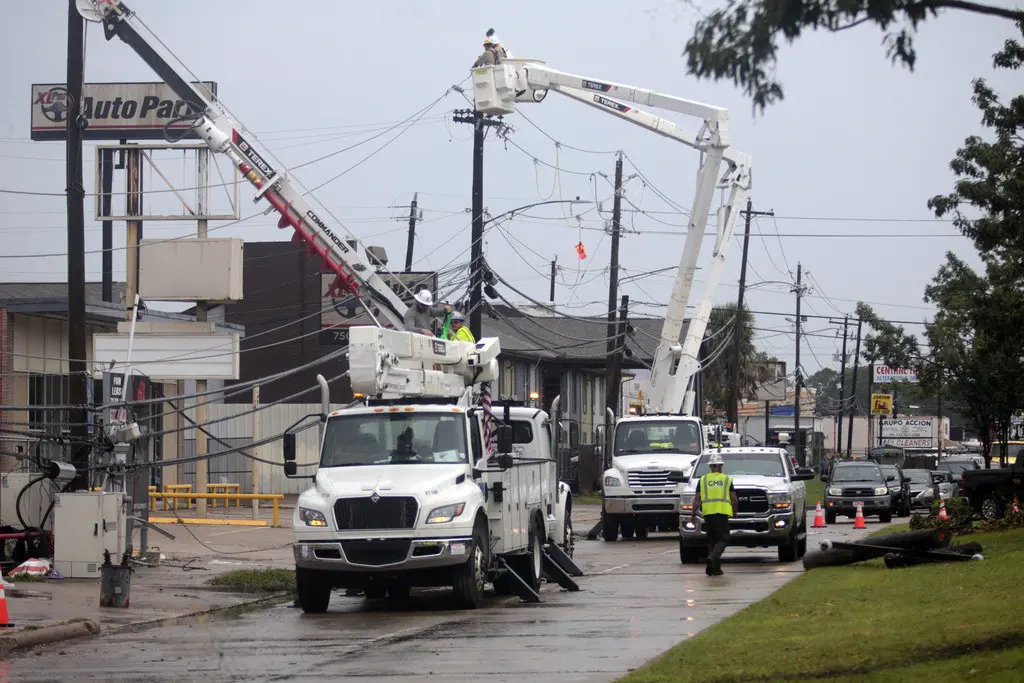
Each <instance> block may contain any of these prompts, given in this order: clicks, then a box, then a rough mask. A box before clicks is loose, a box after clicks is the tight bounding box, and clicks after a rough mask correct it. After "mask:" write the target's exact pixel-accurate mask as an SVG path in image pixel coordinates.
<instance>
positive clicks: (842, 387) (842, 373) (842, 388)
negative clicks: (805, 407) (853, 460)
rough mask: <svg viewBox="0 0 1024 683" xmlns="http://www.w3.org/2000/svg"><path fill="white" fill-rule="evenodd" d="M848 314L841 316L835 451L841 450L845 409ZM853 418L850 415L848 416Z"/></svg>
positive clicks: (839, 452) (839, 451)
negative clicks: (837, 429)
mask: <svg viewBox="0 0 1024 683" xmlns="http://www.w3.org/2000/svg"><path fill="white" fill-rule="evenodd" d="M849 322H850V316H848V315H844V316H843V357H842V358H841V359H840V360H841V364H840V366H839V367H840V370H839V433H838V435H837V436H836V453H837V454H842V452H843V413H844V412H845V411H846V405H845V401H846V329H847V325H849ZM850 419H851V420H852V419H853V418H852V417H851V418H850Z"/></svg>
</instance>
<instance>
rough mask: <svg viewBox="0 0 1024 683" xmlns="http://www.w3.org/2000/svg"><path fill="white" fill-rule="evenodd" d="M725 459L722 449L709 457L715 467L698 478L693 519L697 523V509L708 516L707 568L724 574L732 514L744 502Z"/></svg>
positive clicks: (715, 573)
mask: <svg viewBox="0 0 1024 683" xmlns="http://www.w3.org/2000/svg"><path fill="white" fill-rule="evenodd" d="M724 465H725V461H724V460H723V459H722V456H721V455H719V454H718V453H712V454H711V456H710V457H709V458H708V467H710V468H711V471H710V472H708V473H707V474H705V475H704V476H702V477H701V478H700V480H699V481H698V482H697V495H696V496H695V497H694V499H693V513H692V514H691V516H690V521H691V522H693V523H694V524H696V523H697V510H700V512H701V515H703V517H704V532H705V533H706V534H707V536H708V566H707V568H706V569H705V570H704V572H705V573H706V574H707V575H708V576H721V575H722V574H724V573H725V572H723V571H722V562H721V560H722V553H723V552H725V546H726V545H728V543H729V518H730V517H732V516H733V514H734V511H736V510H739V507H740V503H739V499H737V497H736V489H735V488H733V485H732V477H730V476H729V475H727V474H723V473H722V467H723V466H724Z"/></svg>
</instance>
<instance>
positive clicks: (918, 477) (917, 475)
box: [903, 470, 932, 486]
mask: <svg viewBox="0 0 1024 683" xmlns="http://www.w3.org/2000/svg"><path fill="white" fill-rule="evenodd" d="M903 476H904V477H906V478H907V479H908V480H910V482H911V483H912V484H924V485H926V486H931V485H932V475H931V473H929V472H928V470H903Z"/></svg>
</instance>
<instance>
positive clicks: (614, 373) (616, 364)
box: [605, 294, 629, 415]
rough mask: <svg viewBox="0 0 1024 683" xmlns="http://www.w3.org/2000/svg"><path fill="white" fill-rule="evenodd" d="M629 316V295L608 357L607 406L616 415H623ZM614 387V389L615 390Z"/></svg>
mask: <svg viewBox="0 0 1024 683" xmlns="http://www.w3.org/2000/svg"><path fill="white" fill-rule="evenodd" d="M628 316H629V295H628V294H623V295H622V303H620V304H619V320H618V324H617V325H614V328H615V332H614V334H615V338H614V340H613V341H614V346H613V350H612V352H611V353H610V354H609V356H608V365H607V368H608V374H607V376H606V377H605V381H606V382H608V386H607V387H606V389H607V392H606V393H607V398H606V401H607V403H606V405H607V406H608V407H609V408H611V409H612V412H614V413H615V414H616V415H621V414H622V412H623V411H622V406H621V405H619V404H620V402H621V397H620V396H619V389H620V388H621V386H622V356H623V354H624V352H625V349H626V319H627V317H628ZM613 387H614V388H613Z"/></svg>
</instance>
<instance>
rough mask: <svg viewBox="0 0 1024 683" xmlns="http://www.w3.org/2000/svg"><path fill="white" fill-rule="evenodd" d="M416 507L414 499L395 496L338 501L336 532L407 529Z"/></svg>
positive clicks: (413, 517)
mask: <svg viewBox="0 0 1024 683" xmlns="http://www.w3.org/2000/svg"><path fill="white" fill-rule="evenodd" d="M418 512H419V505H418V504H417V503H416V499H415V498H410V497H398V496H378V497H377V502H374V501H373V498H372V497H366V498H340V499H338V501H337V502H335V503H334V517H335V519H336V520H337V521H338V528H339V529H411V528H413V527H414V526H416V514H417V513H418Z"/></svg>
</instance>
